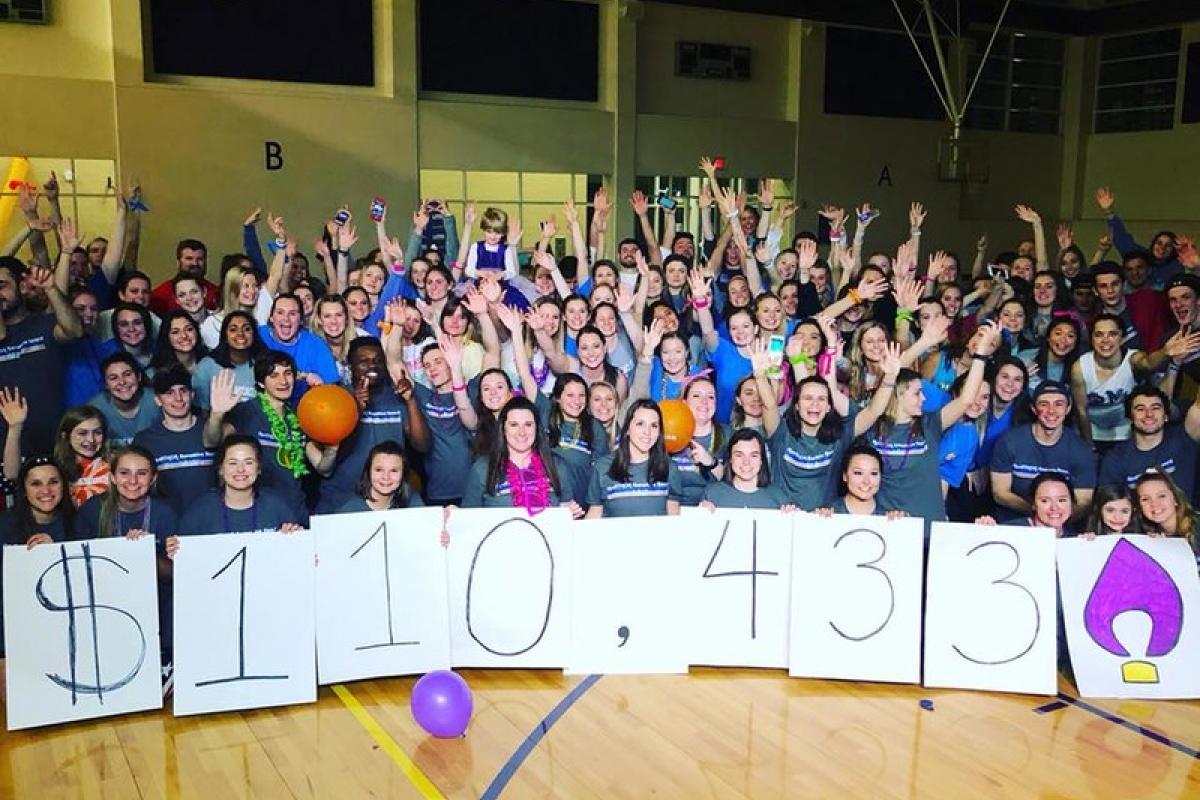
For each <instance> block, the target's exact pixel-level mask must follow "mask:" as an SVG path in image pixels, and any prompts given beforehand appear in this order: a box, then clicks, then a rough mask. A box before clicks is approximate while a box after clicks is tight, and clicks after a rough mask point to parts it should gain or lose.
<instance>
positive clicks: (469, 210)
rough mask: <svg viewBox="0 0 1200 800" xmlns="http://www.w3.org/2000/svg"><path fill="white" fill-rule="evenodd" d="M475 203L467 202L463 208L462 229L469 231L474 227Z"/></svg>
mask: <svg viewBox="0 0 1200 800" xmlns="http://www.w3.org/2000/svg"><path fill="white" fill-rule="evenodd" d="M475 219H476V216H475V204H474V203H467V207H466V208H465V209H463V230H464V231H469V230H471V229H472V228H473V227H475Z"/></svg>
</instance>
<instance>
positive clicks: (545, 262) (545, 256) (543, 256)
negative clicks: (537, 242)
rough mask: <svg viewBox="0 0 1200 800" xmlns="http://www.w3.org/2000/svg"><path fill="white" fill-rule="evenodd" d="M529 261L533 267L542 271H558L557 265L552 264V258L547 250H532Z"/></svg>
mask: <svg viewBox="0 0 1200 800" xmlns="http://www.w3.org/2000/svg"><path fill="white" fill-rule="evenodd" d="M531 259H532V261H533V263H534V266H538V267H541V268H542V269H548V270H552V271H553V270H555V269H558V264H556V263H555V262H554V256H553V254H551V253H550V252H549V251H548V250H534V251H533V255H532V256H531Z"/></svg>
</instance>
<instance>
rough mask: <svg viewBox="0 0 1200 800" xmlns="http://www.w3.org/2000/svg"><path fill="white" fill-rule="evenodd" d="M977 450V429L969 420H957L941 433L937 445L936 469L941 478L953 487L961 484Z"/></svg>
mask: <svg viewBox="0 0 1200 800" xmlns="http://www.w3.org/2000/svg"><path fill="white" fill-rule="evenodd" d="M977 450H979V429H978V428H976V427H975V423H974V422H973V421H971V420H959V421H958V422H956V423H954V424H953V425H951V426H950V427H949V428H947V429H946V431H945V433H943V434H942V442H941V445H940V446H939V447H938V458H939V461H940V464H939V466H938V470H939V472H940V473H941V476H942V480H944V481H945V482H946V483H947V484H949V485H950V486H954V487H956V488H957V487H959V486H961V485H962V482H963V478H965V477H966V475H967V471H968V470H969V469H970V468H971V464H972V462H974V461H975V453H976V451H977Z"/></svg>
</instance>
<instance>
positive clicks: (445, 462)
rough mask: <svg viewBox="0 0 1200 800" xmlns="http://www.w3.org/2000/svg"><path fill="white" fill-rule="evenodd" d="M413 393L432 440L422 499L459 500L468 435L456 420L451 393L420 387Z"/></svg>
mask: <svg viewBox="0 0 1200 800" xmlns="http://www.w3.org/2000/svg"><path fill="white" fill-rule="evenodd" d="M476 385H477V382H472V386H476ZM413 391H414V392H416V397H417V404H418V405H419V406H420V408H421V413H422V414H424V415H425V424H426V425H427V426H428V427H429V435H430V438H431V439H432V440H433V441H432V444H431V445H430V448H429V452H428V453H426V454H425V497H426V498H428V499H429V500H430V501H437V500H451V499H453V498H456V497H462V496H463V492H464V490H465V488H466V485H467V473H468V472H469V471H470V469H471V460H472V459H471V432H470V431H468V430H467V428H466V426H465V425H463V424H462V420H461V419H459V416H458V406H457V405H455V403H454V394H453V393H452V392H440V393H439V392H438V391H436V390H434V389H430V388H428V387H426V386H422V385H421V384H417V385H416V386H415V387H414V388H413Z"/></svg>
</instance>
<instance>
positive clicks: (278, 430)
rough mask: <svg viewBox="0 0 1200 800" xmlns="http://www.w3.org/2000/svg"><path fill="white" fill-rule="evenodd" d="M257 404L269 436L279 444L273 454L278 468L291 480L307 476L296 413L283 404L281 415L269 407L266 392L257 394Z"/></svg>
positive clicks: (302, 437)
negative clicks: (287, 474)
mask: <svg viewBox="0 0 1200 800" xmlns="http://www.w3.org/2000/svg"><path fill="white" fill-rule="evenodd" d="M258 402H259V405H261V406H262V410H263V414H265V415H266V417H267V424H269V425H270V426H271V435H272V436H274V437H275V441H277V442H279V451H278V452H277V453H275V460H276V461H277V462H279V466H281V467H283V468H284V469H286V470H289V471H290V472H291V473H292V477H293V478H301V477H303V476H305V475H307V474H308V462H307V461H306V460H305V456H304V442H305V438H306V437H305V435H304V431H302V430H301V429H300V420H298V419H296V412H295V411H293V410H292V409H290V408H288V406H287V404H286V403H285V404H284V406H283V409H284V413H283V414H282V415H281V414H280V413H279V412H278V411H276V410H275V408H274V406H272V405H271V399H270V398H269V397H267V393H266V392H258Z"/></svg>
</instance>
